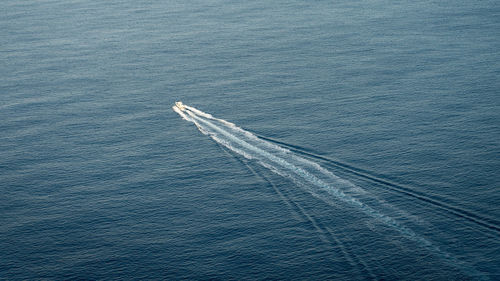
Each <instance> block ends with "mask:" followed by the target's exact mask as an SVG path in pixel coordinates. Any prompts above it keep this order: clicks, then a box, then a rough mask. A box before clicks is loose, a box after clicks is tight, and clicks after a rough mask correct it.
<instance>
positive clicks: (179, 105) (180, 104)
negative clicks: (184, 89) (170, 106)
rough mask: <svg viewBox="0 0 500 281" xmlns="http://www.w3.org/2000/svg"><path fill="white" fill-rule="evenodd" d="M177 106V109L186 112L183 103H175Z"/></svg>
mask: <svg viewBox="0 0 500 281" xmlns="http://www.w3.org/2000/svg"><path fill="white" fill-rule="evenodd" d="M175 106H177V108H179V109H180V110H181V111H184V110H186V107H185V106H184V105H183V104H182V102H181V101H178V102H175Z"/></svg>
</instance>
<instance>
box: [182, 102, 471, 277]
mask: <svg viewBox="0 0 500 281" xmlns="http://www.w3.org/2000/svg"><path fill="white" fill-rule="evenodd" d="M173 110H174V111H175V112H177V113H178V114H179V115H180V116H181V117H182V118H183V119H184V120H186V121H189V122H192V123H194V124H195V125H196V127H197V128H198V129H199V131H200V132H202V133H203V134H205V135H207V136H209V137H210V138H212V139H213V140H214V141H216V142H217V143H218V144H220V145H222V146H223V147H225V148H227V149H229V150H230V151H232V152H233V153H236V154H238V155H240V156H243V157H244V158H246V159H251V160H252V161H255V162H256V163H258V164H260V165H261V166H263V167H265V168H267V169H269V170H270V171H272V172H274V173H276V174H278V175H281V176H283V177H286V178H289V179H291V180H292V181H293V182H294V183H295V184H296V185H297V186H299V187H301V188H302V189H303V190H305V191H307V192H308V193H310V194H311V195H312V196H314V197H316V198H318V199H320V200H322V201H324V202H325V203H327V204H329V205H332V206H337V205H339V204H342V205H345V206H348V207H350V208H352V209H353V210H357V211H359V212H361V213H363V214H364V215H366V216H367V217H369V218H372V219H374V220H376V221H377V222H379V223H381V224H383V225H385V226H386V227H388V228H390V229H392V230H394V231H396V232H398V233H400V234H401V236H402V237H405V238H406V239H409V240H412V241H414V242H416V243H417V244H419V245H420V246H422V247H424V248H426V249H429V250H431V251H432V252H434V254H436V255H437V256H440V257H441V258H442V259H444V260H446V261H447V262H449V263H450V264H453V265H454V266H459V265H460V266H459V268H460V269H461V270H466V271H467V273H468V274H470V275H472V276H475V277H478V276H481V274H479V273H478V272H477V271H476V270H475V269H473V268H471V267H469V266H468V265H466V264H463V263H462V262H460V261H458V260H457V259H456V258H454V257H452V256H451V255H450V254H448V253H446V252H444V251H442V250H441V249H439V247H437V246H435V245H434V244H433V243H431V242H430V241H429V240H428V239H426V238H424V237H422V236H420V235H418V234H417V233H415V232H414V231H413V230H412V229H410V228H408V227H406V226H405V225H403V224H402V223H400V222H398V221H397V220H396V219H394V218H393V217H391V216H389V215H388V214H386V213H383V212H382V211H380V209H383V208H378V209H376V208H375V207H372V206H373V205H372V206H370V205H368V204H367V203H365V202H363V200H362V198H365V197H366V194H367V191H365V190H364V189H362V188H360V187H358V186H356V185H354V184H353V183H351V182H350V181H347V180H345V179H343V178H340V177H338V176H337V175H335V174H333V173H332V172H330V171H329V170H327V169H325V168H323V167H322V166H320V165H319V164H317V163H316V162H313V161H311V160H309V159H307V158H304V157H302V156H301V155H300V154H299V153H296V152H294V151H292V150H290V149H287V148H284V147H282V146H280V145H278V144H277V143H276V142H272V141H270V140H266V139H264V138H262V137H259V136H256V135H255V134H253V133H251V132H248V131H246V130H244V129H242V128H240V127H238V126H236V125H235V124H233V123H231V122H228V121H226V120H223V119H219V118H215V117H213V116H212V115H211V114H208V113H205V112H202V111H200V110H198V109H196V108H194V107H191V106H188V105H184V104H182V103H181V102H177V103H176V105H174V106H173ZM375 205H376V206H383V205H384V204H383V203H382V202H378V203H377V204H375Z"/></svg>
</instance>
